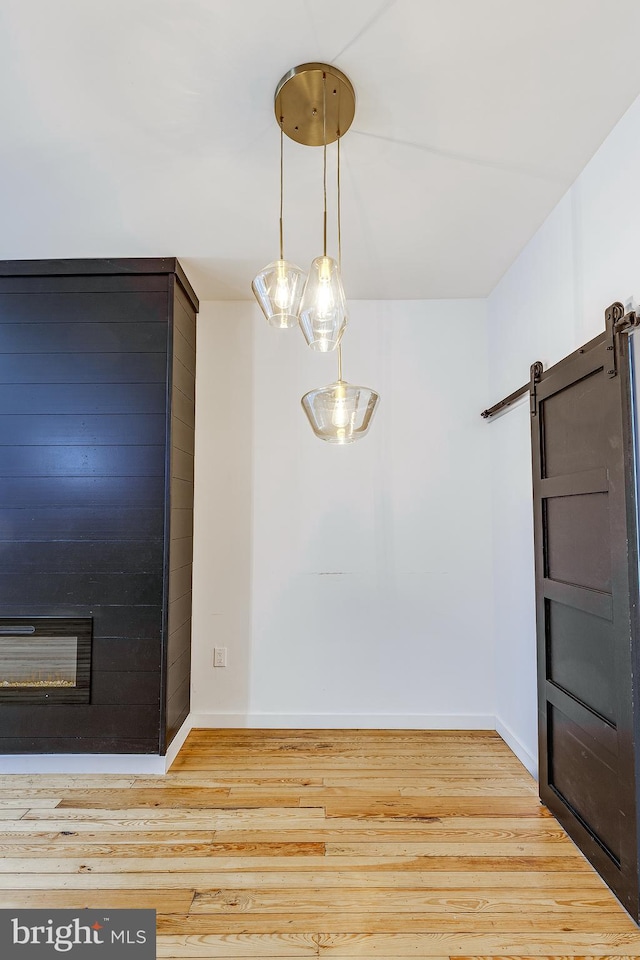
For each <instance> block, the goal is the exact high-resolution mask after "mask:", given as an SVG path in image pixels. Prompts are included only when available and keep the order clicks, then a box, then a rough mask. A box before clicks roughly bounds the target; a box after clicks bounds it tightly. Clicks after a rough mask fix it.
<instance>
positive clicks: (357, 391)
mask: <svg viewBox="0 0 640 960" xmlns="http://www.w3.org/2000/svg"><path fill="white" fill-rule="evenodd" d="M379 400H380V397H379V396H378V394H377V393H376V392H375V390H371V389H370V388H369V387H355V386H353V385H352V384H350V383H346V382H345V381H344V380H338V381H336V383H330V384H329V386H328V387H318V389H317V390H310V391H309V393H305V395H304V397H303V398H302V406H303V408H304V412H305V413H306V415H307V417H308V418H309V423H310V424H311V426H312V428H313V432H314V433H315V435H316V437H319V438H320V440H326V441H327V442H328V443H353V442H354V440H359V439H360V437H364V436H365V434H366V433H367V431H368V430H369V427H370V425H371V420H372V417H373V414H374V413H375V410H376V407H377V405H378V401H379Z"/></svg>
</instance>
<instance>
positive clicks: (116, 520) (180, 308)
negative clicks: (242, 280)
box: [0, 258, 197, 753]
mask: <svg viewBox="0 0 640 960" xmlns="http://www.w3.org/2000/svg"><path fill="white" fill-rule="evenodd" d="M138 268H139V269H138ZM40 271H41V272H40ZM196 309H197V301H196V299H195V296H194V295H193V291H192V290H191V288H190V286H189V283H188V281H187V280H186V277H185V276H184V274H183V272H182V269H181V268H180V266H179V264H178V263H177V261H176V260H175V259H172V258H164V259H162V258H160V259H157V260H136V261H126V260H115V261H113V260H112V261H78V260H76V261H42V262H39V263H35V262H26V261H24V262H22V261H21V262H8V261H0V550H1V551H2V556H3V561H4V563H3V567H2V570H0V611H1V612H2V615H3V616H10V617H14V616H15V617H19V616H89V617H92V619H93V674H92V686H91V697H92V701H91V703H90V704H88V705H80V704H64V705H63V704H60V705H59V706H57V707H55V709H53V710H52V712H50V710H51V708H50V707H49V705H45V707H44V710H45V711H47V712H43V710H37V711H34V710H33V705H29V707H28V708H26V707H25V706H24V705H22V704H19V703H12V704H10V705H6V706H10V708H11V709H10V710H8V711H7V709H5V707H4V706H2V705H0V733H4V734H6V736H3V737H0V740H1V743H0V750H4V751H5V752H30V751H37V750H43V751H46V752H49V751H58V752H117V751H123V752H130V751H136V752H145V753H146V752H158V750H160V751H163V750H164V748H165V741H166V726H167V698H168V696H169V694H168V692H167V680H168V673H167V671H168V669H169V668H168V657H167V651H168V647H169V636H168V624H169V621H171V623H172V624H173V623H175V619H176V615H177V616H178V618H179V619H180V624H179V625H178V626H179V627H180V631H179V632H178V633H176V635H175V637H174V642H173V646H172V655H171V663H172V664H173V663H174V662H176V660H178V659H179V661H180V674H179V676H178V675H176V676H174V677H173V678H172V683H171V692H172V694H174V695H175V694H176V691H177V688H178V689H180V688H183V687H184V686H185V683H184V679H183V678H184V677H185V669H186V665H187V662H188V656H187V650H188V649H190V629H189V616H190V600H191V598H190V591H189V589H188V588H189V585H190V573H191V567H190V562H191V557H190V555H189V554H190V550H191V545H192V539H191V535H192V518H193V512H192V507H193V423H194V410H193V397H194V376H193V373H194V370H195V353H194V344H195V310H196ZM176 318H177V319H176ZM174 327H175V329H174ZM176 351H179V353H180V357H181V359H178V358H177V357H175V356H174V354H175V352H176ZM168 355H169V357H170V360H169V363H167V356H168ZM177 369H179V371H180V372H179V379H180V383H181V384H182V387H183V388H184V390H183V391H182V390H181V389H180V387H178V386H176V385H174V384H173V380H172V376H173V371H174V370H177ZM174 427H175V428H176V430H177V431H179V432H180V437H179V442H178V439H177V438H176V440H175V441H174V439H173V436H172V433H173V428H174ZM174 447H175V451H176V456H175V457H174V458H173V460H172V452H173V450H174ZM185 447H186V450H185V449H183V448H185ZM171 463H173V466H174V468H175V469H174V471H173V473H171V474H170V475H169V476H167V475H166V470H167V465H168V464H171ZM171 476H173V477H174V479H173V480H172V484H171V490H172V493H173V495H174V502H173V503H169V501H168V500H167V496H166V490H167V482H168V481H169V479H170V477H171ZM171 520H174V521H175V528H174V529H173V530H172V529H171V528H170V523H171ZM178 534H179V536H178ZM173 542H176V544H177V546H176V551H177V556H176V558H173V557H172V543H173ZM169 568H171V569H173V570H177V571H180V572H179V574H178V578H177V579H174V580H173V583H172V582H171V580H170V579H169ZM176 591H178V592H179V593H180V594H181V596H180V597H179V598H178V600H177V606H176V608H175V611H174V615H173V617H171V615H170V611H169V599H168V598H169V593H170V592H171V594H172V595H173V594H174V593H175V592H176ZM176 639H179V641H180V649H179V650H177V649H176ZM187 673H188V670H187ZM176 677H178V678H177V679H176ZM187 679H188V678H187ZM188 686H189V684H188V682H187V683H186V689H187V693H186V696H185V691H184V689H181V692H180V698H181V699H180V703H179V704H178V702H177V701H176V702H175V703H173V702H172V707H171V716H172V718H173V719H174V720H175V718H176V717H177V716H178V714H179V713H180V712H181V711H182V712H184V708H185V705H186V707H187V710H188ZM173 699H174V698H172V701H173ZM78 706H82V707H83V711H84V712H78V710H77V709H76V708H77V707H78Z"/></svg>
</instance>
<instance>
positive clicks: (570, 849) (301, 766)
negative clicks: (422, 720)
mask: <svg viewBox="0 0 640 960" xmlns="http://www.w3.org/2000/svg"><path fill="white" fill-rule="evenodd" d="M0 828H2V844H1V845H2V859H1V860H0V906H2V907H27V906H32V907H54V906H60V907H71V908H82V907H101V908H102V907H111V908H115V907H125V906H126V907H132V906H137V907H154V908H156V909H157V911H158V957H162V958H182V957H194V958H195V957H197V958H201V960H207V958H218V960H220V958H234V960H239V958H249V957H251V958H257V957H259V958H274V957H279V958H297V957H317V956H321V957H326V958H327V960H342V958H352V957H360V958H365V957H366V958H374V960H389V958H407V957H412V958H419V957H429V958H431V960H434V958H441V960H442V958H449V957H451V958H453V957H456V958H460V957H466V958H475V960H481V958H485V957H486V958H488V957H502V958H528V957H536V958H540V957H557V958H560V957H574V958H575V957H582V958H585V957H588V958H592V957H597V958H604V957H606V958H614V957H636V958H638V957H640V930H638V928H637V927H636V926H635V924H634V923H633V922H632V921H631V920H630V919H629V918H628V916H627V914H626V913H625V912H624V911H623V910H622V908H621V907H620V906H619V905H618V903H617V901H616V900H615V898H614V897H613V895H612V894H611V893H609V891H608V890H607V888H606V887H605V886H604V884H603V883H602V882H601V881H600V879H599V878H598V877H597V876H596V874H595V873H594V871H593V870H592V869H591V867H590V866H589V865H588V864H587V863H586V861H585V860H584V859H583V857H582V856H581V855H580V853H579V852H578V851H577V849H576V848H575V847H574V845H573V844H572V843H571V841H570V840H568V839H567V837H566V836H565V834H564V833H563V831H562V830H561V829H560V827H559V826H558V824H557V823H556V821H555V820H554V819H553V818H552V817H551V816H550V815H549V814H548V813H547V811H546V810H545V808H544V807H542V806H541V805H540V803H539V801H538V799H537V795H536V789H535V784H534V782H533V780H532V779H531V777H530V776H529V774H528V773H527V772H526V771H525V770H524V768H523V767H522V766H521V764H520V763H519V761H518V760H517V759H516V758H515V757H514V756H513V754H512V753H511V751H510V750H509V749H508V748H507V747H506V746H505V744H504V743H503V742H502V740H501V739H500V738H499V737H498V736H497V734H494V733H485V732H482V733H476V732H462V733H461V732H451V733H449V732H415V731H354V730H342V731H327V730H319V731H308V730H304V731H291V730H279V731H278V730H273V731H256V730H217V731H214V730H194V731H193V732H192V733H191V734H190V736H189V738H188V740H187V743H186V744H185V746H184V747H183V749H182V750H181V752H180V754H179V756H178V758H177V759H176V761H175V763H174V764H173V767H172V768H171V772H170V773H169V774H168V775H167V776H166V777H137V776H80V775H76V776H16V775H14V776H8V775H5V776H2V777H0Z"/></svg>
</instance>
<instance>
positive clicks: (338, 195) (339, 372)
mask: <svg viewBox="0 0 640 960" xmlns="http://www.w3.org/2000/svg"><path fill="white" fill-rule="evenodd" d="M337 159H338V163H337V167H338V177H337V181H338V182H337V206H338V270H339V271H340V273H342V229H341V227H342V224H341V222H340V216H341V211H340V131H339V130H338V158H337ZM338 381H339V382H342V341H340V343H339V344H338Z"/></svg>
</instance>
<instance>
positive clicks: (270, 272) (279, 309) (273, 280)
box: [251, 260, 305, 330]
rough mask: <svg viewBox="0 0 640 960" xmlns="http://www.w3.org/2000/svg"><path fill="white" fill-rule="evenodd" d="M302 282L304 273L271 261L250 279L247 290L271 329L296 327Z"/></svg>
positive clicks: (295, 268)
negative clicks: (249, 289) (252, 295)
mask: <svg viewBox="0 0 640 960" xmlns="http://www.w3.org/2000/svg"><path fill="white" fill-rule="evenodd" d="M304 281H305V273H304V271H303V270H301V269H300V267H296V265H295V263H289V261H288V260H275V261H274V262H273V263H270V264H269V265H268V266H267V267H265V268H264V270H261V271H260V273H259V274H258V276H257V277H256V278H255V279H254V281H253V283H252V284H251V289H252V290H253V292H254V294H255V297H256V300H257V301H258V303H259V304H260V306H261V307H262V312H263V313H264V315H265V317H266V318H267V320H268V321H269V323H270V324H271V326H272V327H280V329H283V330H284V329H286V328H287V327H295V326H296V324H297V323H298V315H299V313H300V301H301V300H302V292H303V290H304Z"/></svg>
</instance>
